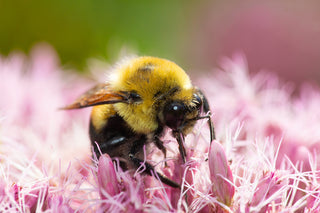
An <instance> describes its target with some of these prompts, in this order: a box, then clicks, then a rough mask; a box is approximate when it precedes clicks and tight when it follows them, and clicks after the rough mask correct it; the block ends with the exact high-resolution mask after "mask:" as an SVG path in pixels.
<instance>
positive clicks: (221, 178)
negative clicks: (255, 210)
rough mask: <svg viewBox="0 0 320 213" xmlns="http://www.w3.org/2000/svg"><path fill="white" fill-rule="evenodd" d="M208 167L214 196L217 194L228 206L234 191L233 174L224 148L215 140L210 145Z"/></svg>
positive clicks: (219, 199)
mask: <svg viewBox="0 0 320 213" xmlns="http://www.w3.org/2000/svg"><path fill="white" fill-rule="evenodd" d="M209 169H210V178H211V181H212V191H213V194H214V196H217V199H218V201H220V202H222V203H224V204H225V205H227V206H230V205H231V202H232V198H233V195H234V192H235V188H234V185H233V176H232V172H231V169H230V167H229V164H228V161H227V157H226V154H225V152H224V149H223V147H222V146H221V144H220V143H218V142H217V141H215V140H214V141H212V143H211V146H210V151H209Z"/></svg>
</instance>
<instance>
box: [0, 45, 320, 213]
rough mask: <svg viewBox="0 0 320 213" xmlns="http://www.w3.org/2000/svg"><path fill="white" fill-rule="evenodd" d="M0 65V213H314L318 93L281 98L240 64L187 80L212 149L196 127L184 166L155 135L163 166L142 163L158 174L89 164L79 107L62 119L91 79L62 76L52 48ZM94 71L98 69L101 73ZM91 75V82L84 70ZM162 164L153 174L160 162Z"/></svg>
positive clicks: (157, 159)
mask: <svg viewBox="0 0 320 213" xmlns="http://www.w3.org/2000/svg"><path fill="white" fill-rule="evenodd" d="M31 55H32V57H31V58H28V57H26V56H24V55H21V54H19V53H15V54H12V55H10V56H8V57H7V58H4V57H0V78H1V79H3V80H2V83H1V84H0V97H1V98H2V101H1V102H0V123H1V125H0V167H1V170H0V175H1V181H0V201H1V202H0V212H4V211H10V210H11V211H17V212H28V211H49V212H61V211H63V212H105V211H112V212H187V211H188V212H258V211H260V210H267V211H269V210H270V211H273V212H293V211H297V212H303V211H305V212H312V211H316V210H318V209H319V202H320V198H319V178H320V177H319V165H320V164H319V163H320V162H319V160H318V159H320V158H319V145H318V142H319V141H320V133H319V130H318V127H319V126H320V111H319V110H318V109H319V106H320V92H319V91H318V90H315V89H312V88H310V87H309V88H306V89H304V90H302V91H301V94H300V96H299V97H292V96H291V93H290V91H292V87H291V86H290V85H288V84H285V83H281V82H279V81H278V79H277V77H275V76H272V75H269V74H267V73H259V74H257V75H254V76H250V75H249V74H248V71H247V64H246V61H245V60H244V58H243V57H242V56H239V55H238V56H236V57H235V58H233V59H225V60H224V61H223V62H222V70H220V71H218V72H217V74H216V75H214V76H213V75H211V74H210V75H209V77H199V78H198V79H195V82H196V83H195V84H196V85H199V86H200V87H201V89H202V90H203V91H204V93H205V94H206V96H207V98H208V100H209V102H210V104H211V107H212V110H213V120H214V124H215V130H216V135H217V141H219V143H217V142H213V143H212V146H211V147H210V137H209V129H208V127H207V125H206V121H205V120H200V121H198V122H197V125H196V126H195V128H194V131H193V133H192V134H190V135H188V136H187V137H186V141H185V144H186V151H187V162H186V163H185V164H183V163H182V160H181V157H180V155H179V149H178V144H177V143H176V141H175V140H173V138H172V137H171V135H170V133H168V134H166V135H164V137H163V141H164V145H165V146H166V147H167V150H168V152H167V158H166V159H163V154H162V152H161V151H160V150H158V149H157V148H155V146H154V145H152V144H151V145H150V147H148V149H146V150H145V160H146V161H148V162H149V163H151V164H152V165H154V166H155V169H156V170H157V171H158V172H159V173H161V174H163V175H166V176H167V177H168V178H170V179H172V180H174V181H176V182H179V183H181V190H178V189H173V188H171V187H169V186H166V185H164V184H163V183H161V182H160V181H159V180H158V177H157V175H156V174H154V175H153V176H146V175H143V174H142V172H143V169H144V165H141V167H140V168H139V169H138V170H137V171H132V170H130V171H122V170H121V169H120V168H118V167H117V166H115V165H117V161H116V160H115V161H114V162H113V161H112V160H111V159H110V158H109V157H108V156H107V155H102V157H101V158H100V159H98V160H96V159H92V156H91V149H90V142H89V138H88V133H87V132H88V119H89V112H90V109H84V110H75V111H62V110H58V108H59V107H61V106H64V105H66V104H67V103H70V102H71V101H72V100H74V98H75V97H77V96H78V95H79V94H81V93H82V92H84V91H85V90H86V89H88V88H90V87H91V86H92V84H94V82H91V81H89V80H88V79H86V78H84V77H80V76H76V75H75V74H73V73H71V72H62V70H61V68H60V66H59V64H58V60H57V57H56V56H55V54H54V51H52V50H51V49H48V47H43V46H40V47H37V48H36V49H35V50H34V51H33V52H32V54H31ZM101 70H102V68H101ZM96 75H97V76H102V74H99V73H96ZM165 161H166V162H167V165H168V166H167V167H165V164H164V162H165Z"/></svg>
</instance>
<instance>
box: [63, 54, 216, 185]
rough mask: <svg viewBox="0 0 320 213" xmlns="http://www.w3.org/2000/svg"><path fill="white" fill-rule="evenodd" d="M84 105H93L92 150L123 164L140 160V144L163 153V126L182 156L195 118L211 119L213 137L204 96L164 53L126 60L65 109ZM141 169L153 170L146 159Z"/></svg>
mask: <svg viewBox="0 0 320 213" xmlns="http://www.w3.org/2000/svg"><path fill="white" fill-rule="evenodd" d="M88 106H93V109H92V113H91V119H90V130H89V133H90V140H91V143H92V145H93V147H94V152H95V154H96V155H97V156H98V157H99V156H100V152H101V153H107V154H109V155H110V156H111V157H118V158H119V159H120V162H121V166H122V167H123V168H124V169H129V168H138V167H139V166H140V164H141V163H142V162H143V146H144V145H145V144H148V143H150V142H153V143H155V145H156V146H157V147H158V148H159V149H160V150H161V151H162V152H163V154H164V156H165V157H166V148H165V146H164V145H163V142H162V141H161V136H162V135H163V132H164V130H165V129H166V128H169V129H171V131H172V135H173V136H174V137H175V138H176V139H177V142H178V143H179V150H180V153H181V156H182V159H183V161H184V162H185V158H186V152H185V148H184V146H183V140H184V136H185V135H187V134H188V133H189V132H190V131H191V130H192V128H193V126H194V124H195V123H196V121H197V120H198V119H202V118H208V119H209V121H208V122H209V125H210V130H211V140H212V139H213V138H214V132H213V126H212V124H211V120H210V116H201V113H202V112H205V113H207V112H208V111H209V105H208V102H207V100H206V98H205V97H204V95H203V94H202V92H201V91H200V90H199V89H197V88H196V87H194V86H193V85H192V84H191V81H190V79H189V77H188V75H187V74H186V73H185V72H184V71H183V70H182V69H181V68H180V67H179V66H178V65H176V64H175V63H173V62H171V61H168V60H165V59H160V58H155V57H139V58H134V59H131V60H128V61H127V62H126V63H123V64H121V65H120V66H118V67H117V68H116V71H115V72H114V73H113V74H112V75H111V77H110V80H109V81H108V82H107V83H103V84H99V85H97V86H96V87H94V88H92V89H91V90H89V91H88V92H87V93H85V94H84V95H83V96H81V97H80V98H79V99H78V100H76V101H75V102H74V103H73V104H71V105H69V106H67V107H66V109H75V108H82V107H88ZM96 144H97V145H98V146H97V145H96ZM145 172H146V173H147V174H151V173H152V172H155V171H154V169H153V167H152V166H151V165H150V164H148V163H146V171H145ZM158 176H159V178H160V180H161V181H162V182H164V183H166V184H168V185H170V186H173V187H179V184H177V183H175V182H173V181H171V180H169V179H167V178H166V177H164V176H162V175H161V174H159V173H158Z"/></svg>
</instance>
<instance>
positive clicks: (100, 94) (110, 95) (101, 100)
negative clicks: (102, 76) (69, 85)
mask: <svg viewBox="0 0 320 213" xmlns="http://www.w3.org/2000/svg"><path fill="white" fill-rule="evenodd" d="M119 102H127V97H126V96H125V94H123V93H121V92H118V93H117V92H113V91H112V90H111V89H110V85H109V84H107V83H100V84H97V85H96V86H95V87H93V88H91V89H89V90H88V91H87V92H85V93H84V94H83V95H81V96H80V97H79V98H78V99H77V100H75V101H74V102H73V103H72V104H70V105H67V106H65V107H63V108H61V109H80V108H84V107H90V106H95V105H102V104H113V103H119Z"/></svg>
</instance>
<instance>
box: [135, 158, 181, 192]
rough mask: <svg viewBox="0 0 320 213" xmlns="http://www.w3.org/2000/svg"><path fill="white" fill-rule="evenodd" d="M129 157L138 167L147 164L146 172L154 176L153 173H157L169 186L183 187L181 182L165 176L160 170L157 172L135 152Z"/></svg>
mask: <svg viewBox="0 0 320 213" xmlns="http://www.w3.org/2000/svg"><path fill="white" fill-rule="evenodd" d="M129 157H130V159H131V161H132V162H133V163H134V165H135V166H136V167H137V168H138V167H140V166H141V164H144V165H145V170H144V173H146V174H148V175H150V176H152V174H154V175H155V174H156V176H158V177H159V179H160V181H161V182H162V183H164V184H166V185H168V186H171V187H173V188H178V189H180V188H181V186H180V184H178V183H176V182H175V181H173V180H170V179H169V178H167V177H165V176H164V175H162V174H160V173H159V172H156V171H155V169H154V168H153V166H152V165H151V164H149V163H147V162H144V161H143V160H140V159H139V158H136V157H134V155H133V154H129Z"/></svg>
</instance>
